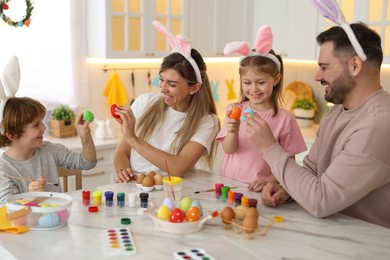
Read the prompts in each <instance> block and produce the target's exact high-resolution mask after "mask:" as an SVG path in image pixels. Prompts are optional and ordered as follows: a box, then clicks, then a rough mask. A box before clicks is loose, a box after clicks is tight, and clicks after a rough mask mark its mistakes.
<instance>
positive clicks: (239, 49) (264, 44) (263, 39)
mask: <svg viewBox="0 0 390 260" xmlns="http://www.w3.org/2000/svg"><path fill="white" fill-rule="evenodd" d="M272 40H273V35H272V30H271V27H270V26H268V25H264V26H262V27H260V29H259V30H258V31H257V35H256V46H255V52H252V50H251V48H250V46H249V44H248V43H247V42H229V43H228V44H226V46H225V49H224V50H223V53H224V54H225V55H232V54H235V53H238V54H241V56H243V57H247V56H255V55H259V56H263V57H266V58H268V59H270V60H272V61H273V62H274V63H275V64H276V66H278V69H279V71H280V68H281V64H280V61H279V60H278V58H277V57H276V56H275V55H273V54H271V53H269V51H270V50H271V49H272Z"/></svg>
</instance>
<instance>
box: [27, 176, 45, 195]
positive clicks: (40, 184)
mask: <svg viewBox="0 0 390 260" xmlns="http://www.w3.org/2000/svg"><path fill="white" fill-rule="evenodd" d="M28 191H29V192H36V191H46V180H45V178H44V177H39V179H37V180H35V181H32V182H30V184H29V185H28Z"/></svg>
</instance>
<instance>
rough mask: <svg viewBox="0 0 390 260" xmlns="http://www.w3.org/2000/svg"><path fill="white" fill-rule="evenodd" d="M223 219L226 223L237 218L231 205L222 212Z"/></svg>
mask: <svg viewBox="0 0 390 260" xmlns="http://www.w3.org/2000/svg"><path fill="white" fill-rule="evenodd" d="M221 219H222V222H223V223H224V224H230V223H231V221H233V220H235V219H236V215H235V213H234V211H233V209H232V208H231V207H225V208H224V209H223V210H222V213H221Z"/></svg>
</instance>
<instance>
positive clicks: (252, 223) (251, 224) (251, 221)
mask: <svg viewBox="0 0 390 260" xmlns="http://www.w3.org/2000/svg"><path fill="white" fill-rule="evenodd" d="M257 225H258V224H257V218H255V216H246V217H245V218H244V221H243V222H242V226H243V227H244V228H245V232H246V233H248V234H250V233H253V232H255V231H256V229H257Z"/></svg>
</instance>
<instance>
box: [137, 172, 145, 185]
mask: <svg viewBox="0 0 390 260" xmlns="http://www.w3.org/2000/svg"><path fill="white" fill-rule="evenodd" d="M145 177H146V174H145V173H141V174H138V176H137V180H136V182H137V183H138V184H142V181H143V180H144V178H145Z"/></svg>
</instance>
